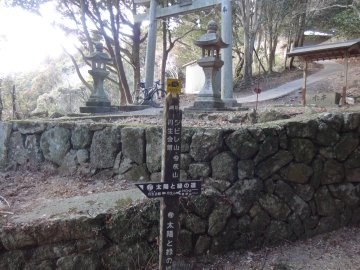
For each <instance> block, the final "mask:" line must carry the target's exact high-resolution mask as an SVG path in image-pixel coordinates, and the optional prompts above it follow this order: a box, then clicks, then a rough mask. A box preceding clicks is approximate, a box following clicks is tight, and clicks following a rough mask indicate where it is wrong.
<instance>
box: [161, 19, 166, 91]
mask: <svg viewBox="0 0 360 270" xmlns="http://www.w3.org/2000/svg"><path fill="white" fill-rule="evenodd" d="M166 21H167V18H166V19H163V21H162V23H161V26H162V29H161V30H162V50H163V56H162V59H161V83H162V84H163V85H165V71H166V61H167V58H168V53H167V22H166Z"/></svg>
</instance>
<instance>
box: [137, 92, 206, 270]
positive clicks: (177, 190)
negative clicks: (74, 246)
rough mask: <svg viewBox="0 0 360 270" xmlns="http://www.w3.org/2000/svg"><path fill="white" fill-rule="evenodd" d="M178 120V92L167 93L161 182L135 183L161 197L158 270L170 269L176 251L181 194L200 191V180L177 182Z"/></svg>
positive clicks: (187, 194) (179, 140)
mask: <svg viewBox="0 0 360 270" xmlns="http://www.w3.org/2000/svg"><path fill="white" fill-rule="evenodd" d="M181 122H182V111H181V110H180V108H179V95H178V94H175V95H174V94H168V95H167V96H166V99H165V107H164V126H163V134H162V136H163V141H162V164H161V168H162V170H161V182H157V183H142V184H136V186H137V187H138V188H139V189H140V190H141V191H142V192H143V193H144V194H145V195H146V196H147V197H148V198H162V199H161V202H160V241H159V269H160V270H170V269H172V263H173V260H174V257H175V255H176V248H177V237H178V231H179V198H180V196H192V195H199V194H200V193H201V181H199V180H191V181H184V182H180V160H181V128H182V123H181Z"/></svg>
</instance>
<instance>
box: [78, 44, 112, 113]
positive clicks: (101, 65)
mask: <svg viewBox="0 0 360 270" xmlns="http://www.w3.org/2000/svg"><path fill="white" fill-rule="evenodd" d="M95 49H96V50H95V52H93V53H92V54H91V55H90V56H88V57H86V58H85V59H87V60H90V61H91V67H92V69H91V70H89V71H88V72H89V74H90V75H91V76H92V77H93V82H94V91H93V93H91V95H90V97H89V99H88V101H87V102H86V103H85V104H86V107H80V112H82V113H103V112H111V111H116V110H117V107H116V106H111V104H110V101H109V99H108V98H107V96H106V94H105V91H104V80H105V78H106V76H108V75H109V73H110V72H109V71H107V70H106V65H107V64H108V63H109V62H111V58H110V57H109V56H108V55H107V54H106V53H104V52H103V49H104V48H103V45H102V43H96V44H95Z"/></svg>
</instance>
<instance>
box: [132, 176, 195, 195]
mask: <svg viewBox="0 0 360 270" xmlns="http://www.w3.org/2000/svg"><path fill="white" fill-rule="evenodd" d="M136 186H137V187H138V188H139V189H140V190H141V191H142V192H143V193H144V194H145V195H146V197H148V198H160V197H174V196H194V195H200V193H201V181H194V180H193V181H184V182H173V183H171V182H170V183H169V182H159V183H142V184H136Z"/></svg>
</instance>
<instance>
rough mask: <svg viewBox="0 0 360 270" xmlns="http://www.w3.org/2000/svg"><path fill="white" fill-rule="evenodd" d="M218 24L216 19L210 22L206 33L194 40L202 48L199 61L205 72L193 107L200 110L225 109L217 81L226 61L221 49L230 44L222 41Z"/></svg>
mask: <svg viewBox="0 0 360 270" xmlns="http://www.w3.org/2000/svg"><path fill="white" fill-rule="evenodd" d="M217 29H218V26H217V24H216V22H215V21H210V22H209V23H208V27H207V32H206V34H204V35H202V36H201V37H199V38H198V39H197V40H195V41H194V44H195V45H196V46H199V47H200V48H201V49H202V58H201V59H199V60H198V61H197V63H198V65H199V66H201V67H202V68H203V70H204V73H205V83H204V85H203V87H202V89H201V90H200V92H199V95H198V97H197V98H196V100H195V102H194V107H193V108H192V109H199V110H208V109H209V110H221V109H225V104H224V102H223V101H222V100H221V89H220V87H219V83H217V82H216V81H215V80H216V77H217V73H218V72H220V68H221V67H222V66H223V64H224V62H223V61H222V60H221V59H220V49H222V48H227V47H228V46H229V45H228V44H226V43H225V42H223V41H222V39H221V36H220V35H219V34H217Z"/></svg>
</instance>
